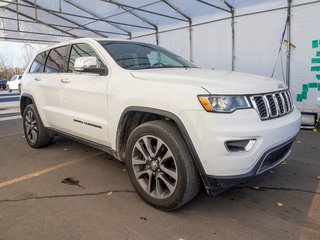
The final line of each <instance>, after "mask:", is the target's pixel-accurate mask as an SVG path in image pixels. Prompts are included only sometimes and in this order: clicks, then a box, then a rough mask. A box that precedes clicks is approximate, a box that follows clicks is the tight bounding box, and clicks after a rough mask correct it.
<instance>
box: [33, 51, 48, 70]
mask: <svg viewBox="0 0 320 240" xmlns="http://www.w3.org/2000/svg"><path fill="white" fill-rule="evenodd" d="M47 55H48V51H45V52H42V53H39V54H38V55H37V57H36V58H35V59H34V61H33V63H32V64H31V67H30V69H29V73H42V72H43V68H44V64H45V61H46V58H47Z"/></svg>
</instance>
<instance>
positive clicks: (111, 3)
mask: <svg viewBox="0 0 320 240" xmlns="http://www.w3.org/2000/svg"><path fill="white" fill-rule="evenodd" d="M319 12H320V0H313V1H311V0H264V1H263V0H225V1H223V0H91V1H86V0H50V1H49V0H0V40H11V41H23V42H26V41H27V42H41V43H48V44H50V43H52V42H57V41H63V40H67V39H72V38H78V37H111V38H122V39H136V40H138V41H143V42H149V43H154V44H159V45H161V46H163V47H166V48H168V49H170V50H172V51H174V52H176V53H178V54H179V55H182V56H184V57H185V58H188V59H190V60H192V61H193V62H194V63H195V64H196V65H198V66H200V67H204V68H215V69H226V70H236V71H243V72H249V73H256V74H260V75H264V76H268V77H270V76H273V77H276V78H278V79H282V80H284V81H286V82H287V84H288V85H290V88H291V91H292V93H293V97H294V99H295V100H296V101H297V104H298V107H299V108H300V109H301V110H302V111H309V112H310V111H311V112H320V94H319V93H320V27H319V22H320V14H319ZM289 46H291V47H290V48H289ZM273 72H274V73H273Z"/></svg>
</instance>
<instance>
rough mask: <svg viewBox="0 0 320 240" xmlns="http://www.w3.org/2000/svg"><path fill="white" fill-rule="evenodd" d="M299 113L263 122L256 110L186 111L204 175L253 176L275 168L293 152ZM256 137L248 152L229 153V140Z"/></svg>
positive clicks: (217, 176) (223, 176)
mask: <svg viewBox="0 0 320 240" xmlns="http://www.w3.org/2000/svg"><path fill="white" fill-rule="evenodd" d="M300 117H301V115H300V112H299V111H298V110H296V109H294V110H293V111H292V112H291V113H290V114H288V115H285V116H282V117H279V118H275V119H270V120H266V121H261V120H260V118H259V116H258V114H257V112H256V111H255V110H254V109H246V110H238V111H236V112H234V113H231V114H221V113H208V112H205V111H183V112H182V113H181V114H180V119H183V124H184V125H185V127H186V129H187V131H188V133H189V136H190V138H191V141H192V143H193V145H194V147H195V150H196V152H197V155H198V156H199V159H200V161H201V164H202V166H203V169H204V172H205V175H207V176H208V177H209V178H214V179H239V178H246V177H250V176H254V175H257V174H260V173H262V172H264V171H266V170H267V169H269V168H272V167H274V166H275V165H277V164H279V163H280V162H281V161H282V160H284V159H285V158H286V157H287V156H288V154H289V153H290V148H291V144H292V142H293V139H294V137H295V136H296V135H297V133H298V131H299V129H300ZM243 139H256V143H255V145H254V146H253V148H252V149H251V150H250V151H247V152H229V151H228V150H227V149H226V147H225V142H226V141H236V140H243Z"/></svg>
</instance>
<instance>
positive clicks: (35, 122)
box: [23, 104, 52, 148]
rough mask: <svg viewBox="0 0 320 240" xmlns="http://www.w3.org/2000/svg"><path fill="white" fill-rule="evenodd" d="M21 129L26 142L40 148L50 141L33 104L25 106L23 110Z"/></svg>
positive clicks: (50, 138)
mask: <svg viewBox="0 0 320 240" xmlns="http://www.w3.org/2000/svg"><path fill="white" fill-rule="evenodd" d="M23 129H24V134H25V137H26V140H27V142H28V144H29V145H30V146H31V147H33V148H41V147H44V146H47V145H49V144H50V143H51V141H52V137H51V136H50V135H49V134H48V133H47V132H46V130H45V128H44V126H43V124H42V121H41V119H40V116H39V114H38V111H37V110H36V107H35V105H34V104H30V105H28V106H26V108H25V110H24V112H23Z"/></svg>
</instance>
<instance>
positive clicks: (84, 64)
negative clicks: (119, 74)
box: [74, 56, 105, 74]
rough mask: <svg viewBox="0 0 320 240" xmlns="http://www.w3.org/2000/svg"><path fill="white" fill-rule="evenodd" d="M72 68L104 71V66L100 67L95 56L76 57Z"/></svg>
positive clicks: (96, 71)
mask: <svg viewBox="0 0 320 240" xmlns="http://www.w3.org/2000/svg"><path fill="white" fill-rule="evenodd" d="M74 70H75V71H77V72H88V73H99V74H103V73H105V68H102V67H101V64H100V61H98V58H97V57H94V56H91V57H78V58H76V60H75V62H74Z"/></svg>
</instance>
